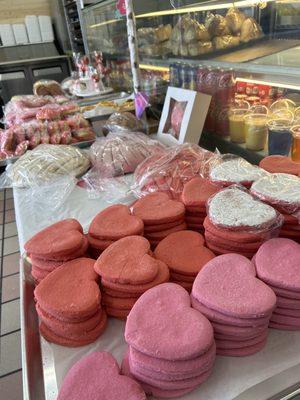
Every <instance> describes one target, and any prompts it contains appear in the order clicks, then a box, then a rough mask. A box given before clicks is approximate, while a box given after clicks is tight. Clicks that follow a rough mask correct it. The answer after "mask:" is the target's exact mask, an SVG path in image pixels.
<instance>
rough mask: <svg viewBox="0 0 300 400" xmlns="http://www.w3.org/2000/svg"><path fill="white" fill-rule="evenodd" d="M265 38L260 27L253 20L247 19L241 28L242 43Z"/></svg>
mask: <svg viewBox="0 0 300 400" xmlns="http://www.w3.org/2000/svg"><path fill="white" fill-rule="evenodd" d="M261 36H263V31H262V29H261V27H260V25H259V24H258V23H257V22H256V21H255V19H253V18H247V19H246V20H245V21H244V22H243V25H242V28H241V42H249V40H253V39H258V38H260V37H261Z"/></svg>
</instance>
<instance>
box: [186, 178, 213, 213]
mask: <svg viewBox="0 0 300 400" xmlns="http://www.w3.org/2000/svg"><path fill="white" fill-rule="evenodd" d="M219 190H220V187H218V186H217V185H214V184H213V183H211V182H210V181H209V180H208V179H205V178H201V177H200V176H197V177H196V178H193V179H192V180H190V181H189V182H187V183H186V184H185V185H184V189H183V192H182V196H181V198H182V201H183V203H184V205H185V206H186V207H196V206H199V207H201V206H202V207H203V206H205V204H206V202H207V200H208V199H209V198H210V196H212V195H213V194H215V193H217V192H218V191H219Z"/></svg>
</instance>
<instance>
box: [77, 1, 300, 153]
mask: <svg viewBox="0 0 300 400" xmlns="http://www.w3.org/2000/svg"><path fill="white" fill-rule="evenodd" d="M134 10H135V15H136V23H137V33H138V47H139V57H140V67H141V70H142V74H143V75H142V78H143V89H144V90H145V91H148V92H149V93H150V94H151V95H152V98H153V99H154V100H156V101H157V102H159V101H163V98H164V96H163V89H162V88H164V89H166V87H167V84H168V83H167V81H168V80H169V82H170V85H172V86H177V87H182V88H185V89H193V90H198V91H201V92H204V93H207V94H210V95H211V96H212V101H211V105H210V110H209V113H208V116H207V120H206V124H205V134H206V135H207V134H209V139H210V142H211V143H212V142H213V140H212V139H213V138H214V137H215V136H217V137H222V138H223V139H225V141H227V142H228V141H230V143H231V144H232V145H235V144H237V145H238V146H237V150H238V151H240V152H241V151H242V155H244V154H243V150H245V151H248V150H251V151H255V152H258V159H259V158H260V157H262V156H263V155H265V154H266V152H268V148H267V145H268V142H267V140H261V141H259V140H258V139H257V141H255V140H254V139H253V137H252V136H253V135H252V136H251V134H250V133H249V132H250V131H252V132H254V131H255V129H256V128H257V126H258V125H260V124H263V126H264V129H265V130H266V129H267V126H266V124H268V123H269V122H270V118H271V117H272V118H273V117H274V113H273V112H272V109H271V105H272V104H273V103H274V102H279V103H276V104H277V106H276V107H277V109H279V112H283V111H282V109H289V108H290V110H288V111H291V112H292V114H293V118H294V119H293V122H291V121H290V120H289V121H288V123H289V124H295V123H297V124H298V122H299V121H297V119H296V117H294V110H295V109H296V108H297V107H298V106H300V92H299V89H300V83H299V82H300V79H299V78H300V24H299V22H300V2H299V1H295V0H294V1H293V0H288V1H286V0H261V1H259V0H239V1H235V2H232V1H226V0H218V1H205V2H199V1H193V0H170V1H163V2H162V1H159V0H147V1H141V0H139V1H138V0H135V1H134ZM83 19H84V26H85V27H84V30H85V36H86V46H87V49H86V50H87V51H88V52H91V51H93V50H96V49H97V50H101V51H102V52H103V53H104V55H105V58H106V61H107V64H108V65H109V67H110V69H111V71H112V72H111V75H110V79H111V83H112V86H114V87H117V88H122V89H127V90H130V89H131V87H132V86H131V74H130V64H129V54H128V45H127V31H126V18H125V16H122V15H120V14H119V12H118V9H117V1H111V0H108V1H103V2H100V3H98V4H95V5H93V6H91V7H86V8H84V9H83ZM124 86H125V87H124ZM154 100H153V101H154ZM278 104H279V105H278ZM240 108H241V109H246V111H247V113H248V110H249V109H251V110H253V113H254V114H257V117H259V115H260V114H265V113H266V114H268V118H265V116H264V115H262V116H261V117H260V118H252V119H251V118H249V119H248V120H249V121H248V122H249V124H248V125H250V128H249V129H248V131H249V132H248V131H247V127H246V128H245V127H243V132H244V133H243V135H242V137H239V138H238V140H237V138H236V134H235V131H234V130H235V129H240V128H241V124H240V125H237V122H238V120H239V119H241V121H243V124H244V121H245V120H244V116H242V117H241V116H240V114H239V113H242V111H239V109H240ZM273 109H274V107H273ZM295 115H298V114H295ZM283 116H284V117H285V116H286V114H284V113H283ZM275 117H276V119H277V118H278V115H277V114H275ZM272 118H271V119H272ZM236 120H237V121H236ZM237 126H239V127H238V128H237ZM246 131H247V132H246ZM255 132H256V131H255ZM247 138H248V140H247ZM203 140H205V135H204V139H203ZM214 144H215V142H214ZM206 145H208V144H207V143H206ZM218 147H219V148H220V144H219V143H218ZM221 150H223V149H222V148H221Z"/></svg>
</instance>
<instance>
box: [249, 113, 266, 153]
mask: <svg viewBox="0 0 300 400" xmlns="http://www.w3.org/2000/svg"><path fill="white" fill-rule="evenodd" d="M244 120H245V123H244V132H245V139H246V148H247V149H249V150H255V151H260V150H263V149H264V147H265V144H266V140H267V136H268V126H267V123H268V116H267V115H266V114H248V115H246V116H245V119H244Z"/></svg>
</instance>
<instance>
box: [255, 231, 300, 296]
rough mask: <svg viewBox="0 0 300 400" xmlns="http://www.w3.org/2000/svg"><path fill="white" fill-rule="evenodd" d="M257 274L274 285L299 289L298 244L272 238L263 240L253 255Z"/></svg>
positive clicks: (299, 247)
mask: <svg viewBox="0 0 300 400" xmlns="http://www.w3.org/2000/svg"><path fill="white" fill-rule="evenodd" d="M255 265H256V271H257V276H258V277H259V278H260V279H262V280H263V281H264V282H267V283H269V284H271V285H273V286H275V287H278V288H283V289H289V290H291V291H293V290H294V291H298V292H299V291H300V274H299V270H300V245H299V244H298V243H296V242H294V241H293V240H290V239H284V238H274V239H270V240H268V241H267V242H265V243H264V244H263V245H262V246H261V247H260V249H259V250H258V252H257V253H256V256H255Z"/></svg>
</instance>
